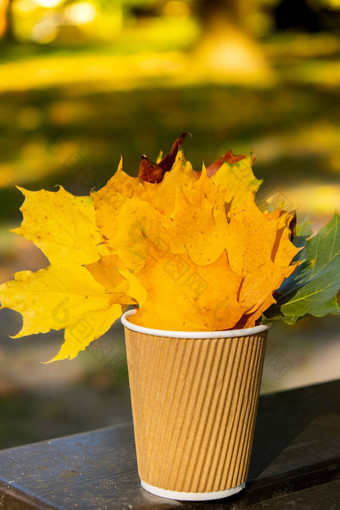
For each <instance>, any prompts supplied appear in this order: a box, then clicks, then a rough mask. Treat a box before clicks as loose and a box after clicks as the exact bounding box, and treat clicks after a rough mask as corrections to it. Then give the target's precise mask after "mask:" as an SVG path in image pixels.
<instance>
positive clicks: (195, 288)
mask: <svg viewBox="0 0 340 510" xmlns="http://www.w3.org/2000/svg"><path fill="white" fill-rule="evenodd" d="M217 276H218V277H217ZM136 277H137V279H138V280H139V281H140V282H141V283H142V285H143V287H144V288H145V290H146V300H145V302H144V303H142V306H141V307H140V309H139V310H138V311H137V313H136V314H135V315H134V316H133V317H132V318H131V319H130V320H131V321H132V322H134V323H135V324H139V325H143V326H145V325H146V324H147V325H148V327H151V328H155V329H169V330H174V331H214V330H223V329H229V328H232V327H233V326H234V325H235V324H236V323H237V322H238V321H239V319H240V318H241V317H242V315H243V314H244V313H245V312H246V311H247V310H246V308H245V307H243V306H242V305H241V304H240V303H239V302H238V300H237V294H238V290H239V288H240V284H241V282H242V278H241V277H240V276H238V275H237V274H235V273H233V272H232V271H231V269H230V267H229V264H228V258H227V254H226V252H223V253H222V254H221V255H220V257H219V258H218V260H216V261H215V262H214V263H213V264H208V265H205V266H197V265H196V264H195V263H193V262H192V260H191V259H190V257H188V256H187V255H184V254H182V255H174V254H171V253H169V252H162V251H161V250H159V249H158V248H157V247H156V246H154V245H152V243H148V256H147V259H146V263H145V265H144V267H143V269H141V270H140V271H139V272H138V273H137V274H136Z"/></svg>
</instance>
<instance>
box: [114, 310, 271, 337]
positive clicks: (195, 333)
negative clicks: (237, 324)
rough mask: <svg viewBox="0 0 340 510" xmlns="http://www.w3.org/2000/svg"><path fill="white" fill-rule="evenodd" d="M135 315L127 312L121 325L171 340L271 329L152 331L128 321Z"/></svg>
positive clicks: (256, 327) (251, 332)
mask: <svg viewBox="0 0 340 510" xmlns="http://www.w3.org/2000/svg"><path fill="white" fill-rule="evenodd" d="M135 313H136V310H128V311H127V312H125V313H123V315H122V316H121V319H120V320H121V322H122V324H123V325H124V326H125V327H126V328H127V329H130V330H132V331H136V332H137V333H143V334H144V335H152V336H164V337H171V338H234V337H239V336H250V335H256V334H257V333H261V332H263V331H267V329H269V328H270V327H271V324H261V325H260V326H254V327H253V328H244V329H229V330H224V331H167V330H165V329H153V328H145V327H144V326H138V325H137V324H133V323H132V322H130V321H129V320H128V317H131V316H132V315H134V314H135Z"/></svg>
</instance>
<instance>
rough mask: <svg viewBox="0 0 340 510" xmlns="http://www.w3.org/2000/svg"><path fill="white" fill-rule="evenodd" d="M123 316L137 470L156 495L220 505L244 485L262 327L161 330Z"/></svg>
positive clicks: (261, 355) (259, 372) (262, 342)
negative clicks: (194, 330) (220, 500)
mask: <svg viewBox="0 0 340 510" xmlns="http://www.w3.org/2000/svg"><path fill="white" fill-rule="evenodd" d="M134 313H135V311H134V310H130V311H128V312H126V313H125V314H124V315H123V316H122V323H123V325H124V327H125V340H126V350H127V361H128V370H129V381H130V391H131V400H132V412H133V422H134V432H135V441H136V450H137V462H138V471H139V476H140V479H141V484H142V486H143V487H144V489H146V490H147V491H149V492H151V493H152V494H156V495H157V496H161V497H166V498H171V499H179V500H190V501H193V500H196V501H199V500H209V499H219V498H224V497H227V496H231V495H232V494H236V493H237V492H239V491H240V490H242V489H243V488H244V486H245V482H246V479H247V474H248V468H249V461H250V453H251V447H252V441H253V433H254V426H255V419H256V412H257V404H258V397H259V388H260V382H261V376H262V367H263V359H264V352H265V343H266V337H267V329H268V326H256V327H254V328H249V329H243V330H230V331H214V332H186V331H163V330H155V329H149V328H144V327H140V326H137V325H135V324H132V323H131V322H129V317H130V316H131V315H132V314H134Z"/></svg>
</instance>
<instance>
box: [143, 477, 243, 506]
mask: <svg viewBox="0 0 340 510" xmlns="http://www.w3.org/2000/svg"><path fill="white" fill-rule="evenodd" d="M141 485H142V487H143V489H145V490H146V491H147V492H150V493H151V494H154V495H155V496H159V497H161V498H168V499H178V500H180V501H209V500H213V499H222V498H228V497H230V496H233V495H234V494H237V493H238V492H240V491H241V490H242V489H244V488H245V485H246V484H245V483H242V484H241V485H238V486H237V487H232V488H231V489H226V490H224V491H217V492H178V491H170V490H167V489H161V488H160V487H155V486H154V485H150V484H149V483H146V482H143V480H141Z"/></svg>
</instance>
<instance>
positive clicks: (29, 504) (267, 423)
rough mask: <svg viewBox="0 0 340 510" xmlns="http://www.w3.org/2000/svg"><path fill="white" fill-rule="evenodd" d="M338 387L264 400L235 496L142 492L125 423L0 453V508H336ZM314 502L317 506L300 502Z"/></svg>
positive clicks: (313, 388)
mask: <svg viewBox="0 0 340 510" xmlns="http://www.w3.org/2000/svg"><path fill="white" fill-rule="evenodd" d="M339 390H340V381H333V382H329V383H324V384H320V385H315V386H309V387H306V388H300V389H296V390H291V391H286V392H282V393H277V394H272V395H265V396H262V397H261V399H260V405H259V412H258V419H257V425H256V431H255V439H254V447H253V455H252V461H251V467H250V473H249V482H248V484H247V489H246V491H243V492H242V493H240V495H236V496H234V497H233V498H229V499H227V500H220V501H219V502H214V503H188V502H186V503H180V502H177V501H171V500H165V499H161V498H157V497H156V496H152V495H151V494H148V493H147V492H145V491H144V490H143V489H141V487H140V484H139V478H138V473H137V467H136V457H135V447H134V440H133V428H132V425H131V424H127V425H118V426H115V427H110V428H106V429H102V430H98V431H93V432H89V433H83V434H79V435H74V436H69V437H65V438H60V439H54V440H51V441H43V442H40V443H35V444H32V445H28V446H22V447H18V448H13V449H8V450H2V451H0V508H1V509H5V510H19V509H20V510H32V509H44V510H51V509H54V510H56V509H59V510H73V509H79V510H116V509H117V510H124V509H138V510H147V509H157V508H159V509H170V508H185V509H186V510H194V509H202V510H207V509H213V510H221V509H222V508H223V509H224V508H233V509H237V508H245V507H249V508H254V510H255V509H256V510H257V509H261V508H273V509H275V508H295V506H294V505H295V503H294V501H296V502H299V503H298V505H297V506H296V508H299V509H300V508H304V509H305V508H318V510H319V509H322V508H325V509H326V508H333V507H332V504H333V503H332V501H333V500H332V498H333V494H338V491H339V484H338V483H337V482H336V480H338V479H339V477H340V473H339V471H340V453H339V452H340V438H339V431H340V412H339ZM313 494H314V496H313ZM323 494H324V495H325V496H323ZM326 495H327V497H326ZM313 497H315V500H318V501H319V504H317V505H316V506H314V507H312V506H303V505H302V503H301V501H304V498H305V501H306V505H307V502H309V503H308V504H309V505H310V504H311V501H312V499H313ZM334 497H335V496H334ZM282 498H287V499H286V500H284V499H282ZM280 500H281V503H282V504H281V506H280ZM334 501H335V500H334ZM271 502H273V505H274V504H275V505H276V506H273V507H271V506H268V505H269V504H270V503H271ZM323 504H324V506H322V505H323ZM320 505H321V506H320ZM334 508H335V507H334Z"/></svg>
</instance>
